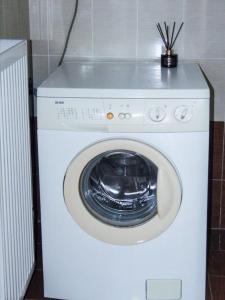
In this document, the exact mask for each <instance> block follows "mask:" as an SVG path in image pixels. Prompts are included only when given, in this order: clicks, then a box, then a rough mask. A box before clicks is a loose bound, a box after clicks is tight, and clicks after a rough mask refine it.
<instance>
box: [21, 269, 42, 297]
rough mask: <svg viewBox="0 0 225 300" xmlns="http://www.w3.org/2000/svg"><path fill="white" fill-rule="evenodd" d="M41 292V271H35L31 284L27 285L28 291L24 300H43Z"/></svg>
mask: <svg viewBox="0 0 225 300" xmlns="http://www.w3.org/2000/svg"><path fill="white" fill-rule="evenodd" d="M43 295H44V292H43V273H42V271H37V270H36V271H35V272H34V274H33V277H32V278H31V282H30V284H29V287H28V290H27V292H26V295H25V297H24V300H28V299H29V300H30V299H44V296H43Z"/></svg>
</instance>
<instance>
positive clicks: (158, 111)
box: [149, 106, 166, 122]
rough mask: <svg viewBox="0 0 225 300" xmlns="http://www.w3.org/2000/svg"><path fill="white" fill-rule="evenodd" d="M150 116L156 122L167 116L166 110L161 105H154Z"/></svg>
mask: <svg viewBox="0 0 225 300" xmlns="http://www.w3.org/2000/svg"><path fill="white" fill-rule="evenodd" d="M149 117H150V119H151V120H152V121H154V122H161V121H162V120H163V119H165V117H166V111H165V110H164V108H162V107H161V106H156V107H152V108H151V109H150V111H149Z"/></svg>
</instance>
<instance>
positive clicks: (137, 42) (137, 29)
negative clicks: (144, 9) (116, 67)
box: [135, 0, 140, 60]
mask: <svg viewBox="0 0 225 300" xmlns="http://www.w3.org/2000/svg"><path fill="white" fill-rule="evenodd" d="M136 6H137V9H136V11H137V13H136V49H135V56H136V60H137V58H138V45H139V8H140V7H139V6H140V2H139V0H137V2H136Z"/></svg>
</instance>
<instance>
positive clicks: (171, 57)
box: [156, 22, 184, 68]
mask: <svg viewBox="0 0 225 300" xmlns="http://www.w3.org/2000/svg"><path fill="white" fill-rule="evenodd" d="M183 25H184V23H183V22H182V23H181V25H180V27H179V29H178V31H177V33H176V34H175V31H176V22H173V29H172V34H170V30H169V25H167V24H166V22H164V29H165V33H164V32H163V29H162V27H161V25H160V23H158V24H157V25H156V27H157V29H158V31H159V34H160V36H161V38H162V41H163V44H164V46H165V53H164V54H162V55H161V66H162V67H165V68H175V67H176V66H177V62H178V55H177V54H175V53H174V50H173V46H174V44H175V43H176V40H177V38H178V36H179V34H180V31H181V29H182V27H183Z"/></svg>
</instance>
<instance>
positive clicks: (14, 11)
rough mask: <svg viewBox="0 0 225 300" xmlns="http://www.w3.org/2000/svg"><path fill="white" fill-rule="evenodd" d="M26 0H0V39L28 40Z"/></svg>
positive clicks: (27, 7)
mask: <svg viewBox="0 0 225 300" xmlns="http://www.w3.org/2000/svg"><path fill="white" fill-rule="evenodd" d="M28 2H29V1H28V0H0V38H19V39H29V5H28Z"/></svg>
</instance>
